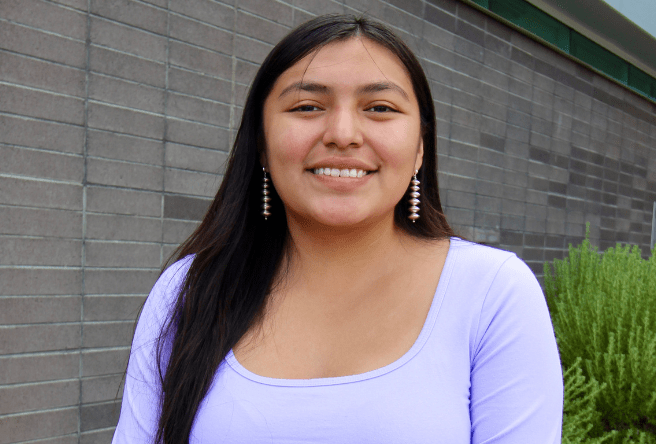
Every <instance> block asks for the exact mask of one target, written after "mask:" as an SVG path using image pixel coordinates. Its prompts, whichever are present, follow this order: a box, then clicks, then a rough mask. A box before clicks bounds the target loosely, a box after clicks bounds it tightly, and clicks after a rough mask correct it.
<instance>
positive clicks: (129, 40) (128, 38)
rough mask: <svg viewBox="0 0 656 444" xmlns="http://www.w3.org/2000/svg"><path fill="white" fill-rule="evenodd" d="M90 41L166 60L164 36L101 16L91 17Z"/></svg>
mask: <svg viewBox="0 0 656 444" xmlns="http://www.w3.org/2000/svg"><path fill="white" fill-rule="evenodd" d="M91 41H92V42H93V43H94V44H96V45H100V46H105V47H108V48H112V49H117V50H119V51H121V52H127V53H129V54H133V55H136V56H139V57H143V58H146V59H152V60H156V61H158V62H165V61H166V38H165V37H163V36H158V35H155V34H152V33H149V32H146V31H141V30H139V29H136V28H133V27H130V26H125V25H122V24H119V23H116V22H111V21H109V20H105V19H102V18H97V17H92V18H91Z"/></svg>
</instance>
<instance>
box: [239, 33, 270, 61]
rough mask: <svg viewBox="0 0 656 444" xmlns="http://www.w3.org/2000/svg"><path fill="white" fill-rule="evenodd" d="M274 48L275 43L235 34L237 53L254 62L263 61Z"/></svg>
mask: <svg viewBox="0 0 656 444" xmlns="http://www.w3.org/2000/svg"><path fill="white" fill-rule="evenodd" d="M271 49H273V45H270V44H268V43H263V42H260V41H259V40H255V39H253V38H250V37H242V36H240V35H236V36H235V53H236V54H238V55H239V57H240V58H243V59H245V60H248V61H250V62H254V63H258V64H259V63H262V62H263V61H264V59H265V58H266V56H267V55H268V54H269V52H270V51H271Z"/></svg>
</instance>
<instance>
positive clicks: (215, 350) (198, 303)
mask: <svg viewBox="0 0 656 444" xmlns="http://www.w3.org/2000/svg"><path fill="white" fill-rule="evenodd" d="M353 37H362V38H366V39H369V40H371V41H373V42H376V43H378V44H380V45H382V46H383V47H385V48H387V49H389V50H390V51H391V52H392V53H394V54H395V55H396V56H397V57H398V58H399V59H400V60H401V62H402V63H403V65H404V66H405V68H406V70H407V72H408V74H409V76H410V78H411V80H412V85H413V88H414V93H415V95H416V96H417V100H418V102H419V110H420V115H421V128H422V137H423V142H424V158H423V164H422V167H421V170H420V172H419V174H418V178H419V180H420V181H421V185H420V187H421V190H420V192H421V195H422V199H421V201H422V203H421V217H420V218H419V219H418V220H417V221H416V223H411V222H410V221H409V220H408V219H407V214H408V209H407V207H408V205H407V199H405V198H404V199H402V200H401V202H399V203H398V204H397V205H396V208H395V223H396V224H397V225H398V226H399V227H401V228H402V229H403V230H405V231H406V232H407V233H409V234H411V235H413V236H415V237H418V238H424V239H440V238H445V237H448V236H452V235H453V231H452V230H451V228H450V227H449V225H448V223H447V221H446V219H445V217H444V214H443V212H442V206H441V203H440V197H439V192H438V185H437V156H436V144H437V137H436V129H435V109H434V106H433V99H432V96H431V93H430V89H429V86H428V81H427V80H426V76H425V74H424V72H423V70H422V68H421V65H420V64H419V62H418V60H417V59H416V58H415V56H414V55H413V54H412V52H411V51H410V49H409V48H408V47H407V46H406V45H405V44H404V43H403V42H402V41H401V40H400V39H399V38H398V37H397V36H395V35H394V34H393V33H392V32H391V31H390V30H389V29H388V28H387V27H385V26H384V25H382V24H380V23H378V22H375V21H373V20H369V19H365V18H356V17H353V16H344V15H327V16H321V17H317V18H315V19H313V20H310V21H309V22H306V23H304V24H302V25H301V26H299V27H298V28H296V29H294V30H293V31H291V33H290V34H288V35H287V36H286V37H285V38H284V39H283V40H282V41H281V42H280V43H278V44H277V45H276V46H275V48H273V50H272V51H271V53H270V54H269V55H268V57H267V58H266V60H265V61H264V63H262V66H261V67H260V69H259V71H258V72H257V75H256V76H255V80H254V81H253V84H252V86H251V89H250V92H249V94H248V98H247V99H246V105H245V107H244V111H243V117H242V121H241V125H240V127H239V131H238V132H237V137H236V139H235V143H234V146H233V149H232V152H231V153H230V157H229V159H228V165H227V169H226V173H225V176H224V178H223V182H222V184H221V187H220V188H219V191H218V192H217V193H216V196H215V198H214V201H213V202H212V204H211V206H210V207H209V209H208V210H207V214H206V215H205V217H204V218H203V221H202V222H201V224H200V225H199V226H198V228H197V229H196V231H195V232H194V233H193V234H192V235H191V236H190V237H189V238H188V239H187V240H186V241H185V242H184V243H183V244H182V245H181V246H180V247H179V248H178V250H176V252H175V253H174V254H173V256H172V258H175V259H178V260H179V259H182V258H184V257H186V256H188V255H190V254H194V255H195V256H194V258H193V261H192V263H191V266H190V268H189V271H188V273H187V276H186V278H185V280H184V283H183V285H182V287H181V290H180V294H179V296H178V299H177V302H176V304H175V306H174V307H173V310H172V313H171V314H170V317H169V322H168V323H167V324H166V325H165V326H164V328H163V329H162V332H161V335H160V340H159V343H158V347H157V354H158V359H157V361H158V362H159V363H161V362H165V361H166V359H162V357H163V354H164V353H165V349H170V356H169V357H168V363H167V364H165V365H166V371H165V372H164V371H162V370H163V369H162V368H161V367H160V369H159V372H160V378H161V383H162V405H161V416H160V419H159V425H158V430H157V437H156V442H157V443H160V442H164V443H166V444H179V443H188V442H189V434H190V432H191V428H192V425H193V422H194V418H195V416H196V413H197V411H198V406H199V404H200V402H201V401H202V400H203V398H204V397H205V395H206V393H207V391H208V389H209V387H210V385H211V382H212V379H213V377H214V374H215V372H216V371H217V369H218V367H219V364H220V363H221V361H223V359H224V358H225V356H226V355H227V354H228V353H229V351H230V350H231V349H232V348H233V347H234V346H235V345H236V344H237V343H238V341H239V340H240V339H241V338H242V336H243V335H244V334H245V333H246V332H247V331H249V329H251V328H252V327H254V326H257V325H258V324H259V323H260V322H261V321H262V319H263V316H264V308H265V302H266V298H267V294H268V292H269V290H270V287H271V285H272V282H273V280H274V278H275V277H276V273H279V272H280V268H281V264H282V261H283V258H284V256H285V245H287V243H286V238H287V236H288V229H287V220H286V217H285V212H284V207H283V204H282V202H281V201H280V198H279V197H278V196H277V195H276V193H275V191H274V192H273V193H272V195H271V197H272V201H271V205H272V213H273V214H272V215H271V216H269V217H268V220H266V221H265V220H264V218H263V217H262V216H261V214H260V211H261V203H262V202H261V186H262V165H261V164H260V155H261V153H262V152H263V150H264V149H265V140H264V133H263V124H262V112H263V106H264V101H265V99H266V98H267V96H268V94H269V93H270V91H271V89H272V88H273V85H274V83H275V82H276V80H277V79H278V77H279V76H280V75H281V74H282V73H283V72H284V71H286V70H287V69H288V68H290V67H291V66H292V65H294V64H295V63H296V62H298V61H299V60H301V59H302V58H303V57H305V56H306V55H308V54H310V53H312V52H313V51H316V50H318V49H320V48H321V47H322V46H324V45H326V44H328V43H331V42H335V41H340V40H346V39H349V38H353ZM165 344H166V345H165Z"/></svg>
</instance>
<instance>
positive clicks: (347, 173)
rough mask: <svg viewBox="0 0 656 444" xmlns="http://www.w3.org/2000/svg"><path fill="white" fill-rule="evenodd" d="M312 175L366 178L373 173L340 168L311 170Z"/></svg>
mask: <svg viewBox="0 0 656 444" xmlns="http://www.w3.org/2000/svg"><path fill="white" fill-rule="evenodd" d="M310 171H312V173H314V174H317V175H323V176H331V177H364V176H366V175H367V174H371V173H372V171H366V170H359V169H355V168H351V169H348V168H344V169H341V170H340V169H338V168H315V169H314V170H310Z"/></svg>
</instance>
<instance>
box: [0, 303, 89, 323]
mask: <svg viewBox="0 0 656 444" xmlns="http://www.w3.org/2000/svg"><path fill="white" fill-rule="evenodd" d="M79 320H80V297H78V296H73V297H69V296H60V297H56V298H55V297H51V296H48V297H29V296H19V297H0V324H1V325H11V324H33V323H41V322H72V321H79Z"/></svg>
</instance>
